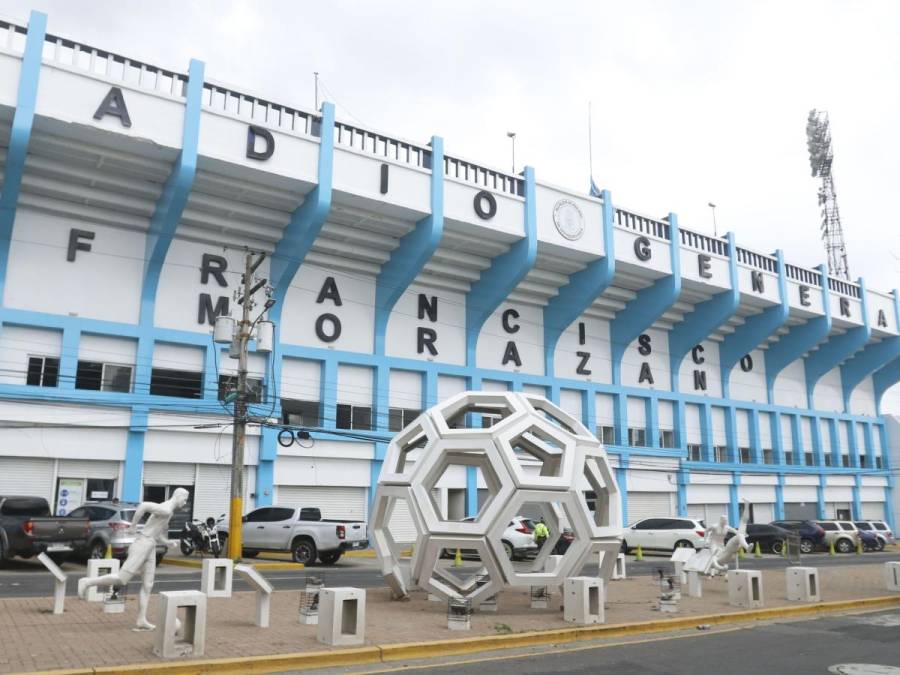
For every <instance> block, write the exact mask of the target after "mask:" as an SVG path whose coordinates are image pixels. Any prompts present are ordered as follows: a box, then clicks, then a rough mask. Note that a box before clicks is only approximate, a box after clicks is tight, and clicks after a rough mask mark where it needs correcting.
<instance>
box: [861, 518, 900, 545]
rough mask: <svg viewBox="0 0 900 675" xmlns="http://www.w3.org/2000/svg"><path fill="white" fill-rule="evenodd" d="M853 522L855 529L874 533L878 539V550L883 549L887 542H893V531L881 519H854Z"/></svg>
mask: <svg viewBox="0 0 900 675" xmlns="http://www.w3.org/2000/svg"><path fill="white" fill-rule="evenodd" d="M853 524H854V525H856V529H857V530H863V531H865V532H871V533H872V534H874V535H875V538H876V539H877V540H878V550H879V551H883V550H884V547H885V546H887V545H888V544H893V543H894V533H893V532H891V530H890V528H889V527H888V526H887V523H885V522H883V521H881V520H855V521H853Z"/></svg>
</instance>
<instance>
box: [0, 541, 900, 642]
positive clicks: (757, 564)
mask: <svg viewBox="0 0 900 675" xmlns="http://www.w3.org/2000/svg"><path fill="white" fill-rule="evenodd" d="M888 560H900V552H883V553H864V554H863V555H856V554H847V555H837V556H829V555H827V554H814V555H810V556H804V558H803V564H808V565H813V566H840V565H860V564H882V563H884V562H887V561H888ZM259 561H260V562H262V560H261V559H260V560H259ZM448 564H449V562H448ZM520 564H524V565H526V566H527V564H528V563H520ZM740 564H741V567H743V568H746V569H777V568H783V567H785V566H787V562H786V561H785V560H784V559H783V558H779V557H775V556H765V557H763V558H759V559H757V558H753V557H752V556H749V557H747V558H745V559H744V560H743V561H741V563H740ZM472 565H474V563H473V561H464V562H463V567H464V568H465V567H469V566H472ZM596 569H597V568H596V566H594V567H591V566H588V568H587V569H586V570H585V573H586V574H594V573H596ZM658 569H663V570H664V571H666V572H668V571H671V569H672V566H671V563H670V562H669V559H668V557H667V556H666V557H663V556H658V557H650V556H647V557H646V559H645V560H644V561H643V562H633V561H632V560H631V556H629V562H628V574H629V576H642V575H649V574H656V573H657V570H658ZM63 571H65V572H66V573H67V574H68V575H69V583H68V588H67V594H68V595H74V594H75V586H76V581H75V580H76V579H78V578H79V577H81V576H83V575H84V566H83V565H80V564H77V563H71V562H70V563H66V564H65V565H63ZM263 574H264V575H265V577H266V579H268V580H269V581H270V582H272V584H273V585H274V586H275V588H276V589H277V590H296V589H299V588H302V587H304V586H305V585H306V577H307V575H310V574H314V575H317V576H323V577H324V581H325V583H326V584H329V585H334V584H340V585H341V586H356V587H360V588H373V587H378V586H384V580H383V579H382V577H381V574H380V572H379V570H378V565H377V561H376V560H375V559H374V558H342V559H341V561H340V562H339V563H338V564H337V565H335V566H333V567H320V566H316V567H310V568H307V569H306V570H299V571H265V572H263ZM199 577H200V570H199V569H197V570H192V569H185V568H183V567H175V566H173V565H165V564H163V565H160V566H159V567H158V568H157V573H156V586H155V590H157V591H160V590H165V591H179V590H189V589H195V588H197V587H198V584H199ZM139 586H140V581H139V579H138V580H135V581H132V582H131V583H130V584H129V585H128V593H137V591H138V588H139ZM234 589H235V590H237V591H244V590H247V591H249V590H251V589H250V587H249V586H248V585H247V584H246V583H245V582H244V581H243V579H242V578H240V577H239V576H238V575H235V579H234ZM51 595H53V582H52V579H51V577H50V574H49V573H48V572H47V571H46V570H45V569H44V568H43V566H42V565H41V564H40V562H38V561H37V560H35V559H32V560H18V559H16V560H13V561H9V562H7V563H6V564H5V566H4V567H2V568H0V598H14V597H41V596H51ZM898 636H900V629H898ZM898 651H900V637H898Z"/></svg>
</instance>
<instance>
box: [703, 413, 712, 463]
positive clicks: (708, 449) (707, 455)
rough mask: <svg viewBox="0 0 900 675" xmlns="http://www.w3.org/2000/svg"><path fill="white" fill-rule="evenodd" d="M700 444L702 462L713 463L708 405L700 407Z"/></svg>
mask: <svg viewBox="0 0 900 675" xmlns="http://www.w3.org/2000/svg"><path fill="white" fill-rule="evenodd" d="M700 443H701V445H702V448H701V456H702V457H703V461H704V462H712V461H713V433H712V406H710V405H709V403H702V404H701V405H700Z"/></svg>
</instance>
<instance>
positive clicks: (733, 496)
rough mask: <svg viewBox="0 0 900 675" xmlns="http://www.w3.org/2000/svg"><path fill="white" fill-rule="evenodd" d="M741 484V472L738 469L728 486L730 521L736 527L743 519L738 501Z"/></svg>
mask: <svg viewBox="0 0 900 675" xmlns="http://www.w3.org/2000/svg"><path fill="white" fill-rule="evenodd" d="M740 484H741V474H740V473H738V472H737V471H735V472H733V473H732V474H731V485H729V486H728V497H729V500H728V522H729V524H730V525H731V526H732V527H734V526H735V525H734V524H735V523H738V522H740V520H741V510H740V507H739V504H740V502H739V501H738V485H740Z"/></svg>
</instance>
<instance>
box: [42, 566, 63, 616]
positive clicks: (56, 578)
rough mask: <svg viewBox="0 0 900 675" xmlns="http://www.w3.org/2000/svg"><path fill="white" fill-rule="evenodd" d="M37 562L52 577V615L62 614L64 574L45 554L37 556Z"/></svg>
mask: <svg viewBox="0 0 900 675" xmlns="http://www.w3.org/2000/svg"><path fill="white" fill-rule="evenodd" d="M38 560H40V561H41V564H42V565H43V566H44V567H46V568H47V571H48V572H50V574H52V575H53V613H54V614H62V613H63V612H64V611H65V608H66V579H67V578H68V577H67V576H66V573H65V572H63V571H62V570H61V569H59V565H57V564H56V563H55V562H53V561H52V560H51V559H50V556H49V555H47V554H46V553H40V554H38Z"/></svg>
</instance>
